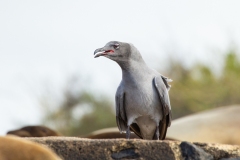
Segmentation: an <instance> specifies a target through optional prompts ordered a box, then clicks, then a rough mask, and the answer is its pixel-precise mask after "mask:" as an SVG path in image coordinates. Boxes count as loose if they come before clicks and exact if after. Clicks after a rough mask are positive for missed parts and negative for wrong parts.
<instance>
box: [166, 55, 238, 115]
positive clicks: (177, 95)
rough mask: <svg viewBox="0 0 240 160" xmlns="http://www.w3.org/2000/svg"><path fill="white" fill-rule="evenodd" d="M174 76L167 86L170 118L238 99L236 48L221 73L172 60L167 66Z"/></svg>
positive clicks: (226, 60) (205, 67)
mask: <svg viewBox="0 0 240 160" xmlns="http://www.w3.org/2000/svg"><path fill="white" fill-rule="evenodd" d="M169 73H170V77H171V78H172V79H173V80H174V81H173V82H172V88H171V90H170V99H171V105H172V110H173V118H179V117H182V116H185V115H187V114H191V113H195V112H199V111H203V110H206V109H211V108H215V107H220V106H225V105H231V104H239V103H240V80H239V79H240V61H239V60H238V58H237V56H236V54H235V52H229V53H228V54H227V56H226V58H225V63H224V66H223V69H222V72H221V75H220V76H215V74H214V73H213V72H212V71H211V70H210V68H209V67H207V66H205V65H197V66H194V67H193V68H190V69H185V68H184V67H183V65H181V64H179V63H175V64H174V65H172V66H171V67H170V70H169Z"/></svg>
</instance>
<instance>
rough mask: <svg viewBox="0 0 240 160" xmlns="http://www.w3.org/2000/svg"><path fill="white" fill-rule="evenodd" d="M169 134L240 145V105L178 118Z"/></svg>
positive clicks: (195, 139) (174, 136) (180, 138)
mask: <svg viewBox="0 0 240 160" xmlns="http://www.w3.org/2000/svg"><path fill="white" fill-rule="evenodd" d="M167 136H168V137H171V138H174V139H175V138H176V139H179V140H182V141H192V142H210V143H223V144H233V145H234V144H235V145H240V105H235V106H226V107H221V108H216V109H212V110H209V111H204V112H200V113H196V114H193V115H189V116H186V117H182V118H179V119H176V120H174V121H173V122H172V125H171V127H169V129H168V132H167Z"/></svg>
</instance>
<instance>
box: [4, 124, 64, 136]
mask: <svg viewBox="0 0 240 160" xmlns="http://www.w3.org/2000/svg"><path fill="white" fill-rule="evenodd" d="M7 134H12V135H16V136H19V137H47V136H60V134H59V133H57V132H56V131H54V130H52V129H50V128H48V127H45V126H26V127H23V128H20V129H17V130H13V131H9V132H7Z"/></svg>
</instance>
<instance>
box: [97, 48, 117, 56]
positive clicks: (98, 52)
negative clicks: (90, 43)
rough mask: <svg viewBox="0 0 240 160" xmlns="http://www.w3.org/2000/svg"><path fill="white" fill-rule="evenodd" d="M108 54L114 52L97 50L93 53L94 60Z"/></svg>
mask: <svg viewBox="0 0 240 160" xmlns="http://www.w3.org/2000/svg"><path fill="white" fill-rule="evenodd" d="M110 53H114V51H113V50H104V49H103V48H98V49H96V50H95V51H94V58H97V57H100V56H104V55H108V54H110Z"/></svg>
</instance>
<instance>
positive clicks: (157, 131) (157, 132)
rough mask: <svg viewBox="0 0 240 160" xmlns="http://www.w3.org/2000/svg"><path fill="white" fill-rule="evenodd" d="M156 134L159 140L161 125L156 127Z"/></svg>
mask: <svg viewBox="0 0 240 160" xmlns="http://www.w3.org/2000/svg"><path fill="white" fill-rule="evenodd" d="M155 135H156V139H157V140H159V126H157V128H156V133H155Z"/></svg>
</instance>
